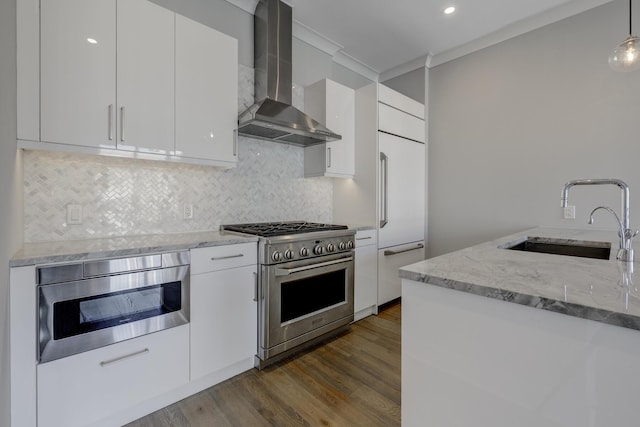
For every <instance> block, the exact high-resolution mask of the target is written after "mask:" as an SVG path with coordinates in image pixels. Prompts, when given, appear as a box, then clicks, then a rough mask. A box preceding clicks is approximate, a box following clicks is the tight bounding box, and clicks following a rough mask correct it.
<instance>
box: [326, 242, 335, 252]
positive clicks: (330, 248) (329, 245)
mask: <svg viewBox="0 0 640 427" xmlns="http://www.w3.org/2000/svg"><path fill="white" fill-rule="evenodd" d="M335 250H336V247H335V246H334V245H333V243H329V244H328V245H327V252H333V251H335Z"/></svg>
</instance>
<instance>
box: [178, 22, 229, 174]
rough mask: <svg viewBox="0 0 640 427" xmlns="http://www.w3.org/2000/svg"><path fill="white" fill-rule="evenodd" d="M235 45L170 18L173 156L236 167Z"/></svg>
mask: <svg viewBox="0 0 640 427" xmlns="http://www.w3.org/2000/svg"><path fill="white" fill-rule="evenodd" d="M237 81H238V41H237V40H236V39H234V38H232V37H229V36H227V35H225V34H222V33H220V32H218V31H216V30H214V29H212V28H209V27H207V26H204V25H202V24H200V23H197V22H195V21H192V20H190V19H188V18H185V17H183V16H179V15H178V16H176V155H177V156H181V157H194V158H200V159H209V160H214V161H220V162H229V163H230V164H233V163H235V162H237V159H238V157H237V139H236V138H237V137H236V128H237V120H238V84H237Z"/></svg>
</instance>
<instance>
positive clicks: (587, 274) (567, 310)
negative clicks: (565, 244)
mask: <svg viewBox="0 0 640 427" xmlns="http://www.w3.org/2000/svg"><path fill="white" fill-rule="evenodd" d="M527 237H545V238H554V239H566V240H567V241H571V240H578V241H589V242H608V243H610V244H611V255H610V259H608V260H600V259H592V258H581V257H574V256H563V255H552V254H545V253H535V252H523V251H516V250H507V249H503V247H509V246H511V245H512V244H514V243H518V242H520V241H522V240H524V239H525V238H527ZM638 243H640V241H639V242H638ZM618 247H619V239H618V236H617V233H615V232H613V231H600V230H575V229H561V228H547V227H539V228H534V229H531V230H526V231H523V232H520V233H516V234H512V235H509V236H506V237H503V238H500V239H497V240H493V241H490V242H487V243H482V244H479V245H475V246H471V247H469V248H466V249H462V250H459V251H456V252H452V253H449V254H445V255H442V256H439V257H436V258H432V259H429V260H426V261H422V262H419V263H416V264H412V265H409V266H406V267H403V268H402V269H400V277H402V278H403V279H409V280H414V281H418V282H424V283H428V284H430V285H436V286H440V287H445V288H450V289H455V290H458V291H462V292H467V293H471V294H475V295H480V296H485V297H488V298H494V299H498V300H502V301H508V302H512V303H516V304H521V305H525V306H529V307H534V308H538V309H543V310H548V311H553V312H557V313H562V314H567V315H571V316H577V317H581V318H585V319H590V320H595V321H598V322H604V323H608V324H611V325H616V326H622V327H626V328H632V329H638V330H640V291H639V290H638V289H637V287H634V286H633V283H637V284H638V286H640V265H638V263H637V262H636V263H626V262H619V261H616V259H615V257H616V252H617V249H618ZM634 266H635V267H636V268H634ZM634 270H638V271H635V272H634Z"/></svg>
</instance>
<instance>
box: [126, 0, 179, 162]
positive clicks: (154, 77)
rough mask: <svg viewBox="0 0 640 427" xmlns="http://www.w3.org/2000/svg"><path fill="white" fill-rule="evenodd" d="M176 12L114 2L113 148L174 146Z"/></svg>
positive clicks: (136, 1)
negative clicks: (115, 31) (115, 111)
mask: <svg viewBox="0 0 640 427" xmlns="http://www.w3.org/2000/svg"><path fill="white" fill-rule="evenodd" d="M174 22H175V13H173V12H171V11H170V10H167V9H164V8H162V7H160V6H157V5H155V4H153V3H151V2H148V1H146V0H118V18H117V36H118V43H117V64H118V65H117V70H118V71H117V97H116V99H117V103H118V109H117V118H116V123H117V132H116V133H117V147H118V149H120V150H128V151H145V152H151V153H159V154H171V153H172V152H173V150H174V127H173V126H174V121H173V120H174Z"/></svg>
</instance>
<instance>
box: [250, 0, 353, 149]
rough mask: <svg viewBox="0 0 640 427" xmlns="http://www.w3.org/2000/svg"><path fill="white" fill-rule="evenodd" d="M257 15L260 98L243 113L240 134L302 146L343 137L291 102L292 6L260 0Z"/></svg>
mask: <svg viewBox="0 0 640 427" xmlns="http://www.w3.org/2000/svg"><path fill="white" fill-rule="evenodd" d="M253 19H254V21H253V26H254V30H253V37H254V47H253V56H254V68H255V76H254V78H255V99H256V101H257V102H256V103H255V104H254V105H252V106H251V107H249V108H248V109H247V110H246V111H245V112H243V113H242V114H240V117H239V118H238V134H240V135H245V136H248V137H251V138H259V139H266V140H269V141H276V142H282V143H285V144H291V145H297V146H301V147H307V146H310V145H315V144H322V143H324V142H328V141H335V140H338V139H342V137H341V136H340V135H338V134H336V133H334V132H331V131H330V130H329V129H327V128H326V127H325V126H323V125H322V124H320V123H318V122H317V121H316V120H314V119H313V118H311V117H309V116H308V115H306V114H305V113H303V112H302V111H300V110H298V109H296V108H295V107H293V106H292V105H291V99H292V96H291V92H292V86H291V81H292V72H291V57H292V49H291V41H292V24H291V23H292V9H291V6H289V5H287V4H285V3H283V2H282V1H281V0H260V1H259V2H258V4H257V5H256V11H255V14H254V18H253Z"/></svg>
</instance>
